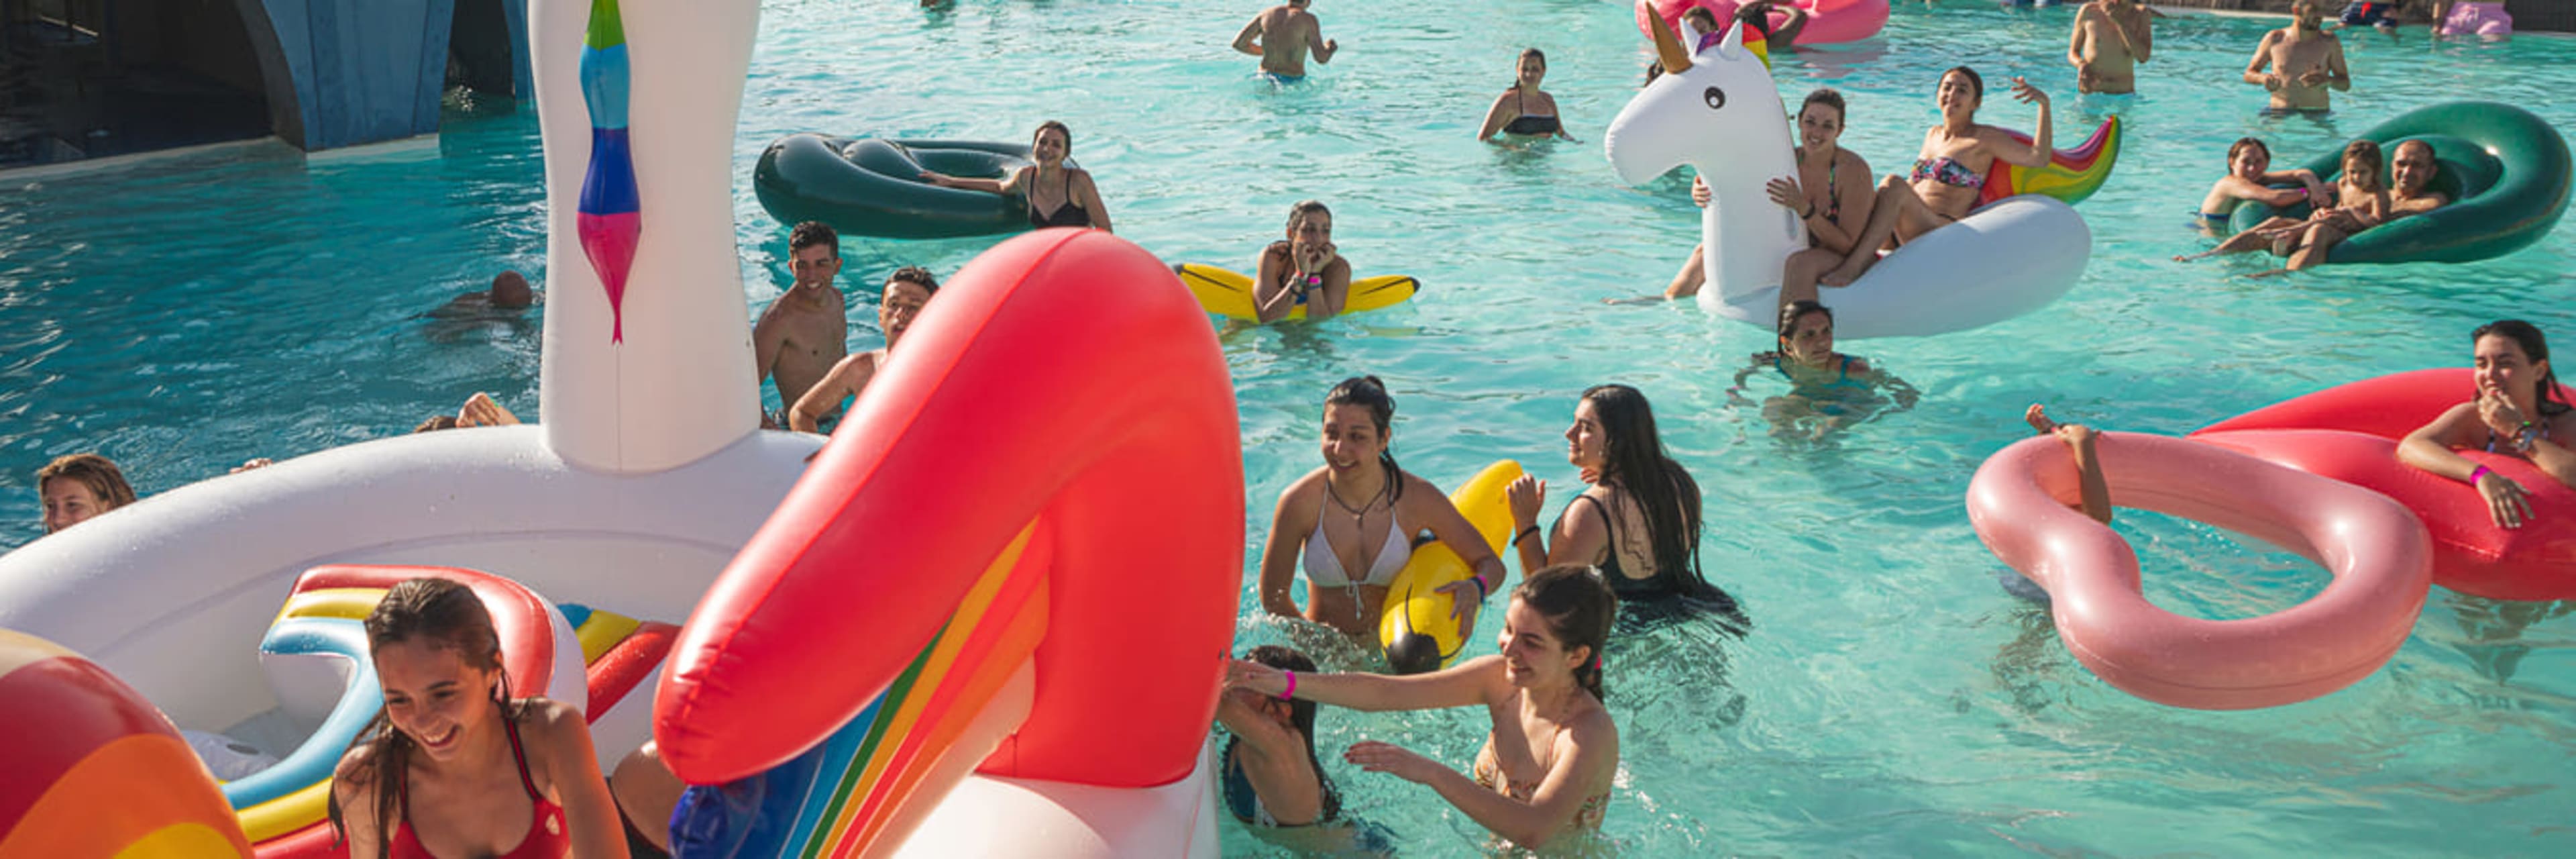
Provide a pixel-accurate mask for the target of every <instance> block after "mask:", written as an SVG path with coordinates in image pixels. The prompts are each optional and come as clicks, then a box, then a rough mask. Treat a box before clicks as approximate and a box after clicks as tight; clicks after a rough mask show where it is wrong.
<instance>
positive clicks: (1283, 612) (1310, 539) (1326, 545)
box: [1261, 376, 1509, 642]
mask: <svg viewBox="0 0 2576 859" xmlns="http://www.w3.org/2000/svg"><path fill="white" fill-rule="evenodd" d="M1394 419H1395V398H1394V397H1390V396H1388V395H1387V393H1386V387H1385V384H1384V383H1382V382H1379V381H1378V379H1377V377H1376V376H1359V377H1354V378H1350V379H1344V380H1342V383H1341V384H1339V385H1335V386H1333V390H1332V392H1331V393H1330V394H1327V395H1326V396H1325V397H1324V447H1323V454H1324V467H1322V468H1318V469H1315V470H1314V471H1311V472H1307V474H1306V476H1304V477H1300V478H1298V479H1297V481H1296V482H1295V483H1291V484H1288V488H1287V490H1286V491H1283V492H1281V493H1279V508H1278V511H1277V512H1276V513H1274V514H1272V516H1271V519H1270V538H1269V541H1268V542H1267V543H1265V544H1264V545H1263V547H1262V551H1261V605H1262V607H1263V608H1265V609H1268V610H1269V611H1270V613H1271V614H1274V615H1279V616H1283V617H1301V616H1302V617H1304V618H1306V619H1308V620H1312V621H1315V622H1316V623H1321V624H1324V625H1325V626H1330V627H1332V628H1334V629H1338V630H1341V631H1342V632H1344V633H1346V634H1348V635H1350V636H1351V637H1353V638H1356V639H1360V640H1364V641H1368V642H1375V641H1377V640H1378V636H1377V625H1378V612H1379V611H1380V610H1381V609H1382V608H1383V606H1384V604H1385V602H1386V594H1387V585H1388V584H1389V583H1391V582H1393V581H1394V580H1395V574H1396V573H1397V572H1398V571H1401V570H1403V569H1404V564H1405V562H1406V561H1408V560H1410V559H1412V557H1413V546H1414V535H1416V534H1420V533H1422V532H1424V531H1430V532H1431V533H1432V534H1433V535H1434V536H1436V537H1437V538H1438V539H1439V540H1440V542H1442V543H1444V544H1447V545H1448V546H1449V548H1450V549H1451V550H1453V551H1456V552H1457V553H1458V557H1459V558H1462V559H1464V560H1466V562H1467V564H1468V566H1469V567H1472V568H1474V569H1475V571H1476V574H1475V575H1474V576H1472V577H1469V578H1466V579H1461V580H1459V581H1455V582H1451V583H1449V584H1446V585H1442V586H1441V587H1440V588H1439V590H1440V591H1441V592H1443V593H1447V594H1449V595H1450V597H1451V598H1452V599H1453V600H1454V601H1455V603H1456V606H1457V609H1456V611H1457V613H1458V616H1459V618H1460V620H1459V624H1458V625H1459V627H1460V628H1461V629H1470V628H1473V627H1474V626H1475V612H1476V609H1477V607H1478V606H1479V605H1481V604H1482V603H1483V602H1484V598H1485V596H1486V595H1487V594H1490V593H1492V592H1493V591H1494V590H1495V589H1497V588H1500V587H1502V586H1503V583H1504V579H1505V578H1506V577H1507V576H1508V575H1509V573H1508V572H1507V571H1506V570H1504V568H1503V562H1502V559H1500V558H1496V557H1494V550H1493V549H1492V548H1490V547H1488V546H1487V545H1486V544H1485V539H1484V537H1483V536H1481V535H1479V534H1477V533H1476V526H1475V525H1473V524H1470V523H1468V521H1467V517H1465V516H1462V515H1459V513H1458V508H1457V507H1456V506H1454V505H1452V504H1450V503H1449V496H1447V495H1443V494H1441V492H1440V488H1439V487H1436V486H1433V485H1431V481H1428V480H1424V479H1422V478H1420V477H1417V476H1415V475H1412V474H1407V473H1405V471H1404V470H1403V469H1401V468H1398V467H1396V464H1395V456H1394V454H1392V453H1390V452H1388V446H1389V445H1390V443H1392V442H1393V441H1394V438H1395V436H1394V432H1393V429H1392V426H1391V423H1392V422H1393V421H1394ZM1301 562H1302V563H1303V564H1304V566H1305V568H1306V607H1305V608H1304V609H1303V610H1302V611H1301V610H1299V609H1298V607H1297V601H1296V599H1295V598H1294V597H1291V596H1290V595H1289V592H1288V585H1289V583H1290V581H1292V580H1293V579H1294V578H1295V577H1296V570H1297V567H1298V565H1299V564H1300V563H1301Z"/></svg>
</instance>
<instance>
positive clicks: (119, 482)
mask: <svg viewBox="0 0 2576 859" xmlns="http://www.w3.org/2000/svg"><path fill="white" fill-rule="evenodd" d="M57 477H59V478H64V479H68V480H77V481H80V484H81V485H82V486H86V487H89V494H91V495H95V496H98V503H99V504H100V505H101V507H100V510H99V511H98V512H101V513H105V512H107V511H109V510H114V509H116V508H119V507H123V506H125V505H128V504H132V503H134V484H131V483H127V482H125V471H124V470H123V469H120V468H117V467H116V462H115V461H114V460H111V459H108V458H107V457H104V456H100V455H98V454H95V453H74V454H68V455H64V456H58V457H55V458H54V461H52V462H48V463H45V467H43V468H39V469H36V494H38V495H42V494H44V492H45V484H47V483H51V482H53V480H54V478H57Z"/></svg>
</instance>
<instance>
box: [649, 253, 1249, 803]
mask: <svg viewBox="0 0 2576 859" xmlns="http://www.w3.org/2000/svg"><path fill="white" fill-rule="evenodd" d="M903 342H904V347H903V348H904V351H903V353H902V354H901V356H900V357H898V358H896V359H895V360H894V361H892V362H890V363H889V364H888V366H887V368H886V370H885V371H884V372H883V373H881V374H880V375H879V376H878V377H877V379H876V380H875V381H874V382H872V383H870V384H869V385H868V387H867V389H866V391H865V392H864V393H863V395H862V396H861V397H860V398H859V400H858V402H857V403H856V404H854V405H853V406H852V407H851V410H850V416H849V418H848V419H847V420H845V421H844V422H843V423H842V426H841V430H840V431H839V433H837V434H836V435H834V436H833V438H832V440H831V442H830V443H829V444H828V445H826V446H825V447H824V448H823V450H822V452H821V453H820V454H819V455H818V457H817V458H816V459H815V461H814V463H813V465H812V466H811V467H810V468H809V469H808V470H807V471H806V473H805V477H804V479H803V480H802V481H800V482H799V483H797V485H796V488H795V489H794V490H793V491H791V492H790V493H789V494H788V496H787V498H786V500H785V501H784V502H782V503H781V504H780V505H779V507H778V510H777V512H776V513H775V514H773V515H772V516H771V518H770V520H769V522H768V523H767V524H766V525H763V526H762V527H761V529H760V531H759V533H758V534H756V535H754V536H753V538H752V540H751V541H750V543H749V544H748V545H746V546H745V547H744V548H743V550H742V552H741V553H740V554H739V555H737V556H736V557H735V558H734V560H733V563H732V564H731V565H730V566H729V567H727V568H726V569H725V571H724V573H723V575H722V576H720V577H719V578H718V580H717V581H716V584H715V585H714V587H713V588H711V589H710V590H709V591H708V593H707V596H706V598H705V599H704V600H703V601H701V602H700V603H699V604H698V607H697V610H696V612H695V613H694V614H692V615H691V617H690V619H689V622H688V624H687V625H686V626H685V627H684V628H683V629H682V631H681V633H680V638H679V641H678V642H677V644H676V645H675V646H674V647H673V650H672V657H671V662H670V666H669V670H668V672H667V673H666V674H665V675H664V678H663V680H662V684H661V687H660V689H659V693H658V696H657V698H656V701H655V708H654V736H655V737H656V738H657V739H658V740H659V741H660V742H661V747H662V754H663V756H664V759H665V760H667V761H668V762H669V764H670V766H671V769H672V771H673V772H675V773H677V774H678V775H679V776H680V777H681V778H683V779H685V780H687V781H689V782H691V783H693V784H716V783H723V782H727V781H731V780H734V779H739V778H743V777H745V776H750V775H754V774H757V773H760V772H762V771H763V770H766V769H768V768H770V767H772V766H775V765H777V764H779V763H780V762H782V761H786V760H788V759H789V758H791V757H793V756H795V755H797V754H798V753H800V752H802V751H804V750H805V749H807V748H808V747H810V746H812V745H814V744H815V743H816V742H818V741H820V740H822V739H824V738H825V737H827V736H829V735H831V734H832V733H833V732H834V731H835V730H836V729H838V728H840V727H842V726H843V725H844V724H845V723H847V722H849V721H850V720H851V719H852V718H853V717H854V716H856V715H857V714H858V713H859V712H860V711H861V709H862V708H864V707H866V706H867V705H868V704H869V703H870V702H871V701H873V700H876V699H877V698H878V696H879V695H880V693H887V692H888V691H889V688H890V687H894V686H897V684H898V683H900V690H899V691H909V693H910V694H911V695H913V696H915V697H917V698H921V699H922V700H926V701H927V702H928V703H927V704H921V705H918V706H920V708H921V709H920V710H919V712H920V713H921V715H920V717H919V720H918V721H912V722H903V724H902V725H901V726H899V727H898V728H897V729H895V730H896V731H897V732H900V733H902V734H904V735H903V736H900V737H888V738H887V739H886V740H885V742H886V743H888V744H901V745H903V746H904V747H906V748H907V749H912V751H906V752H903V753H901V754H899V755H897V756H896V757H897V758H899V759H901V760H907V761H911V762H912V763H910V764H904V763H897V764H896V765H895V766H896V767H897V768H898V769H900V770H903V772H899V773H895V774H889V775H887V776H885V777H884V778H882V779H873V780H872V781H871V784H872V785H873V786H863V787H861V788H859V790H860V792H862V793H865V794H867V796H866V798H865V799H864V800H863V801H862V800H859V799H857V798H854V800H853V804H854V805H857V806H860V807H861V808H863V809H864V810H862V811H860V812H859V814H860V815H861V816H863V817H868V818H870V822H867V823H862V824H859V825H858V826H857V827H856V828H857V829H858V830H861V831H865V832H867V834H864V835H857V836H854V838H855V839H856V840H857V843H858V844H859V847H858V849H859V850H860V851H865V850H868V849H870V848H868V847H867V846H865V845H866V844H867V843H869V842H873V843H876V844H879V845H884V844H893V843H901V842H902V839H903V837H904V836H903V832H902V830H903V828H904V826H905V823H904V822H903V821H904V820H906V819H907V818H911V819H918V817H919V815H920V814H922V813H923V812H922V811H921V810H920V809H919V807H918V806H919V804H920V801H921V800H927V801H929V802H932V803H935V802H937V801H938V798H939V797H940V796H941V795H943V794H945V793H946V792H947V790H948V785H950V784H954V783H957V780H958V779H960V778H963V777H964V773H963V772H962V771H952V767H954V762H953V760H951V758H954V757H956V756H974V757H973V758H970V759H969V760H968V762H969V763H973V762H974V760H977V759H980V761H981V763H980V765H978V766H976V767H975V769H976V771H977V772H980V773H982V774H985V775H988V776H1004V777H1017V778H1022V779H1041V780H1050V781H1058V782H1072V783H1079V784H1088V785H1100V786H1107V787H1118V788H1134V787H1148V786H1155V785H1163V784H1167V783H1171V782H1175V781H1176V780H1179V779H1182V778H1183V777H1185V776H1187V775H1189V774H1191V773H1192V771H1193V769H1194V767H1195V766H1196V764H1197V761H1198V759H1199V754H1200V749H1201V746H1202V745H1203V743H1204V741H1205V739H1206V736H1207V730H1208V725H1209V723H1210V719H1212V718H1213V716H1214V714H1215V711H1216V699H1217V692H1218V684H1219V681H1220V679H1221V674H1222V671H1223V666H1222V660H1223V658H1224V657H1225V654H1226V651H1227V647H1228V644H1229V642H1230V641H1231V639H1232V636H1233V632H1234V617H1235V600H1236V597H1237V594H1238V593H1239V592H1240V589H1241V583H1242V572H1241V568H1242V560H1243V558H1242V546H1243V460H1242V454H1241V447H1240V435H1239V430H1238V428H1237V425H1236V419H1235V406H1234V394H1233V388H1232V384H1231V382H1230V380H1229V378H1228V376H1227V374H1226V369H1225V362H1224V357H1223V353H1222V352H1221V351H1220V350H1219V348H1218V346H1217V344H1216V342H1215V336H1214V334H1213V332H1212V331H1211V330H1210V329H1209V327H1208V325H1207V318H1206V315H1205V314H1204V312H1203V311H1201V310H1200V309H1199V305H1198V303H1197V302H1196V301H1195V300H1193V299H1192V298H1191V297H1190V292H1189V290H1187V289H1185V288H1183V287H1182V285H1181V284H1180V282H1179V281H1178V280H1176V279H1175V278H1174V277H1173V275H1172V272H1171V269H1170V268H1168V267H1167V266H1166V265H1165V264H1164V263H1163V262H1162V261H1160V260H1158V259H1155V258H1154V256H1153V255H1151V254H1148V253H1146V252H1145V251H1144V250H1143V249H1141V248H1138V247H1136V246H1135V245H1133V244H1129V243H1128V242H1126V241H1125V240H1123V239H1119V238H1117V237H1114V236H1111V235H1109V234H1108V233H1103V232H1096V231H1075V230H1043V231H1039V232H1036V233H1032V234H1029V235H1025V236H1021V237H1018V238H1014V239H1011V240H1009V241H1007V242H1004V243H1002V244H1001V245H999V246H997V247H995V248H993V249H992V250H990V251H987V252H985V253H984V254H983V255H982V256H980V257H977V258H976V259H975V261H974V262H972V263H969V264H968V265H967V266H966V267H965V269H964V270H962V271H959V272H958V273H957V276H956V277H955V278H953V279H951V280H950V281H949V283H948V284H947V285H946V286H944V287H943V288H942V289H940V291H939V296H938V298H937V299H936V300H933V301H932V302H931V303H930V305H929V306H928V307H927V308H926V309H925V310H924V311H923V312H922V315H921V318H920V321H918V322H916V323H914V325H913V326H912V329H911V331H910V332H909V333H908V334H906V335H905V337H904V341H903ZM952 618H953V620H952ZM952 626H954V627H960V628H962V630H961V629H956V628H950V627H952ZM961 632H962V634H961ZM952 642H954V643H955V646H953V647H952V646H951V643H952ZM1024 678H1033V680H1034V683H1033V685H1030V686H1022V685H1021V684H1023V683H1024V682H1025V680H1024ZM1016 688H1033V690H1034V692H1033V694H1030V695H1028V697H1025V698H1020V697H1016V696H1018V695H1021V694H1026V693H1015V692H1009V691H1007V689H1016ZM924 690H928V691H927V693H925V692H924ZM888 706H889V707H893V706H895V705H893V704H889V705H888ZM902 706H904V707H906V708H911V707H914V706H916V704H915V703H910V702H907V703H905V704H903V705H902ZM987 710H990V711H992V712H993V713H1000V714H1001V715H1002V718H1003V719H1004V720H1005V721H1007V722H1008V724H1007V725H1006V726H1005V727H1006V729H1007V734H1008V736H1007V737H1006V738H1003V739H1002V740H1001V741H1000V742H999V744H998V746H996V745H994V744H992V743H991V742H990V741H989V740H987V741H984V742H983V744H982V745H981V746H980V748H978V747H977V740H976V739H974V737H975V736H977V734H978V732H980V731H983V730H985V728H983V727H980V726H983V725H986V724H988V723H987V722H986V721H984V720H985V719H988V718H992V714H991V713H987V712H985V711H987ZM907 712H910V711H909V710H907ZM1022 713H1024V715H1021V714H1022ZM907 718H909V717H907ZM898 721H902V720H898ZM970 726H977V727H970ZM983 750H991V751H990V754H989V756H987V755H985V754H984V752H983ZM908 803H910V804H912V807H910V808H907V804H908ZM887 820H892V821H895V822H894V823H892V824H885V823H884V821H887ZM995 822H996V823H998V822H999V821H995Z"/></svg>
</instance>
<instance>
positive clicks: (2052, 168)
mask: <svg viewBox="0 0 2576 859" xmlns="http://www.w3.org/2000/svg"><path fill="white" fill-rule="evenodd" d="M2004 133H2006V134H2010V135H2012V138H2013V139H2014V140H2018V141H2021V142H2023V143H2029V142H2030V136H2029V135H2026V134H2023V133H2021V132H2018V131H2006V132H2004ZM2118 160H2120V118H2119V117H2117V116H2114V117H2111V118H2110V119H2106V120H2103V121H2102V127H2100V128H2096V129H2093V136H2092V137H2088V138H2085V140H2084V144H2083V145H2081V146H2077V147H2075V148H2073V149H2060V150H2057V151H2054V152H2050V153H2048V166H2046V167H2021V166H2016V165H2012V164H2006V163H2004V161H2003V159H2000V158H1998V159H1995V166H1994V167H1993V169H1990V170H1987V171H1986V188H1985V190H1984V191H1982V192H1980V193H1979V194H1978V195H1977V205H1980V206H1982V205H1985V204H1987V203H1992V202H1994V201H1996V200H2001V199H2003V198H2005V197H2010V196H2013V195H2015V194H2045V195H2048V196H2051V197H2055V198H2057V199H2059V200H2063V201H2065V202H2067V203H2069V204H2073V203H2078V202H2082V201H2083V200H2084V198H2086V197H2090V196H2093V192H2095V191H2099V190H2101V189H2102V183H2103V182H2104V181H2106V180H2108V179H2110V178H2111V165H2112V163H2113V162H2116V161H2118Z"/></svg>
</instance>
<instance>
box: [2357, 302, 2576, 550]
mask: <svg viewBox="0 0 2576 859" xmlns="http://www.w3.org/2000/svg"><path fill="white" fill-rule="evenodd" d="M2469 342H2470V343H2471V344H2472V346H2473V348H2474V349H2475V356H2476V357H2475V361H2476V362H2477V363H2476V367H2477V374H2476V378H2477V384H2478V390H2477V394H2478V398H2477V399H2476V400H2473V401H2470V402H2466V403H2461V404H2459V405H2456V406H2452V407H2451V408H2450V410H2449V411H2446V412H2443V413H2442V416H2441V417H2438V418H2434V419H2433V422H2432V423H2429V424H2425V425H2424V427H2423V428H2422V429H2418V430H2416V431H2414V432H2412V433H2408V434H2407V436H2406V440H2405V441H2403V442H2400V443H2398V445H2397V458H2398V459H2399V460H2400V461H2403V462H2405V463H2406V464H2407V465H2412V466H2414V467H2416V468H2420V469H2423V470H2425V471H2429V472H2432V473H2433V474H2436V475H2440V476H2442V477H2447V478H2450V479H2452V480H2457V481H2460V482H2462V483H2467V484H2469V485H2471V486H2474V487H2476V488H2477V490H2478V495H2479V496H2480V497H2483V498H2485V499H2486V502H2487V515H2489V516H2492V517H2494V519H2495V523H2496V527H2499V528H2519V527H2522V523H2524V522H2528V521H2531V518H2532V509H2531V499H2530V497H2529V496H2528V495H2526V494H2525V493H2524V490H2523V488H2522V484H2519V483H2515V482H2514V481H2513V478H2510V477H2506V476H2504V475H2503V474H2499V473H2497V472H2496V471H2495V470H2494V469H2490V468H2487V467H2486V466H2483V465H2480V464H2478V462H2477V461H2476V460H2473V459H2470V458H2468V457H2465V456H2461V455H2459V454H2458V453H2457V452H2456V451H2460V450H2483V451H2487V452H2489V453H2502V454H2509V455H2513V456H2520V457H2523V458H2525V459H2529V460H2531V464H2532V465H2535V466H2538V467H2539V468H2540V471H2541V473H2543V474H2547V475H2549V476H2550V477H2553V478H2556V479H2557V480H2558V482H2559V483H2563V484H2566V485H2569V486H2576V450H2570V449H2569V448H2568V443H2569V440H2570V439H2576V409H2571V408H2569V407H2568V405H2567V402H2566V401H2565V400H2562V399H2560V398H2559V392H2558V374H2557V373H2555V372H2553V371H2551V370H2550V369H2549V341H2548V339H2546V338H2544V337H2542V336H2541V334H2540V329H2539V328H2537V327H2535V326H2533V325H2532V324H2531V323H2529V322H2524V321H2522V320H2519V319H2506V320H2502V321H2498V322H2491V323H2488V324H2485V325H2481V326H2478V330H2476V331H2474V332H2471V333H2470V335H2469Z"/></svg>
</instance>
